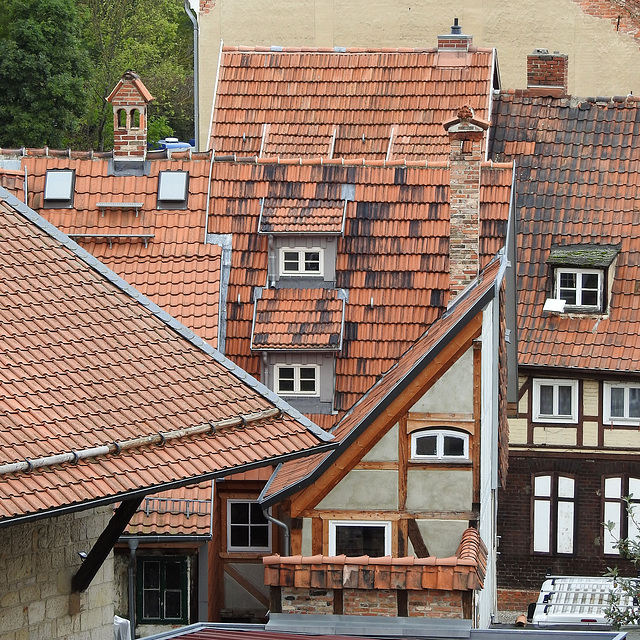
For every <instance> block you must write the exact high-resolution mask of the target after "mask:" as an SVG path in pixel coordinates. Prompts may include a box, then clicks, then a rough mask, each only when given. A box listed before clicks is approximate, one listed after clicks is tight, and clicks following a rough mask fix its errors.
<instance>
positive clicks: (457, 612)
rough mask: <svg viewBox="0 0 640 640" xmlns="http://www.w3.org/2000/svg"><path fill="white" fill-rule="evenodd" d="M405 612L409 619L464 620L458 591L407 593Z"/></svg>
mask: <svg viewBox="0 0 640 640" xmlns="http://www.w3.org/2000/svg"><path fill="white" fill-rule="evenodd" d="M407 610H408V613H409V617H420V618H464V614H463V611H462V597H461V592H460V591H442V590H435V589H434V590H429V591H409V592H408V597H407Z"/></svg>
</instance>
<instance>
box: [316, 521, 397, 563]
mask: <svg viewBox="0 0 640 640" xmlns="http://www.w3.org/2000/svg"><path fill="white" fill-rule="evenodd" d="M341 526H342V527H384V555H385V556H390V555H391V522H390V521H389V520H329V555H330V556H335V555H337V553H336V529H337V528H338V527H341Z"/></svg>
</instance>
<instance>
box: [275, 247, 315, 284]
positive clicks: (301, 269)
mask: <svg viewBox="0 0 640 640" xmlns="http://www.w3.org/2000/svg"><path fill="white" fill-rule="evenodd" d="M287 252H289V253H293V252H296V253H297V254H298V269H296V270H295V271H285V268H284V263H285V260H284V256H285V253H287ZM306 253H317V254H318V271H311V270H309V271H307V270H306V269H305V263H306V259H305V254H306ZM278 264H279V268H278V271H279V274H280V276H281V277H285V278H286V277H290V276H294V277H300V276H307V277H310V278H319V277H320V278H321V277H323V276H324V250H323V249H322V247H280V250H279V260H278Z"/></svg>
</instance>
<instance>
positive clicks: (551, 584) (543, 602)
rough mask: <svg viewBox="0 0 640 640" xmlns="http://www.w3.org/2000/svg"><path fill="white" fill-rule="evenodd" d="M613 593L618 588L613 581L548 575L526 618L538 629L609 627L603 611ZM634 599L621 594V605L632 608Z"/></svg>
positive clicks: (609, 579)
mask: <svg viewBox="0 0 640 640" xmlns="http://www.w3.org/2000/svg"><path fill="white" fill-rule="evenodd" d="M616 590H618V591H619V590H620V588H619V587H618V586H616V583H615V580H614V578H603V577H596V578H592V577H580V576H577V577H569V576H549V577H548V578H547V579H546V580H545V581H544V583H543V585H542V588H541V589H540V595H539V596H538V601H537V602H534V603H532V604H530V605H529V611H528V615H527V618H528V619H529V620H530V621H531V622H532V623H533V624H535V625H537V626H540V627H547V626H555V625H563V626H579V627H583V626H599V627H610V624H609V622H608V620H607V617H606V615H605V610H606V609H607V608H608V606H609V599H610V596H611V594H612V593H613V592H615V591H616ZM633 600H634V599H633V598H632V597H630V596H627V595H623V596H622V599H621V602H620V606H627V607H633V606H634V602H633ZM635 604H636V606H637V603H635Z"/></svg>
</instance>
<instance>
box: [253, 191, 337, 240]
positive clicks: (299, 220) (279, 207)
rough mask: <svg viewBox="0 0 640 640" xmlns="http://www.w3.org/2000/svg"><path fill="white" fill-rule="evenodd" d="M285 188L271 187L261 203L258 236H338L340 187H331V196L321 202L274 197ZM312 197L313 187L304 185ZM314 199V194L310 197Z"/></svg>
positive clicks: (309, 199)
mask: <svg viewBox="0 0 640 640" xmlns="http://www.w3.org/2000/svg"><path fill="white" fill-rule="evenodd" d="M287 186H289V185H288V184H286V183H285V184H284V185H281V184H280V183H271V185H270V189H269V191H270V192H271V194H272V195H270V197H267V198H265V199H264V204H263V210H262V215H261V216H260V233H273V234H276V233H285V234H288V233H293V234H295V233H322V234H323V235H326V234H339V233H341V232H342V229H343V227H344V216H345V209H346V204H347V203H346V202H345V201H344V200H341V199H340V195H339V193H340V185H334V191H335V194H334V195H333V199H331V197H332V196H330V195H329V194H327V195H325V197H324V198H322V199H312V198H313V196H312V197H311V198H304V197H302V198H300V197H299V198H295V199H293V198H288V197H287V196H286V195H274V194H273V192H276V193H277V192H278V191H280V190H281V188H282V187H284V188H285V189H286V187H287ZM308 186H309V187H310V189H309V190H310V191H311V192H312V193H313V191H315V190H314V188H313V187H314V185H308ZM314 195H315V194H314Z"/></svg>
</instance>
